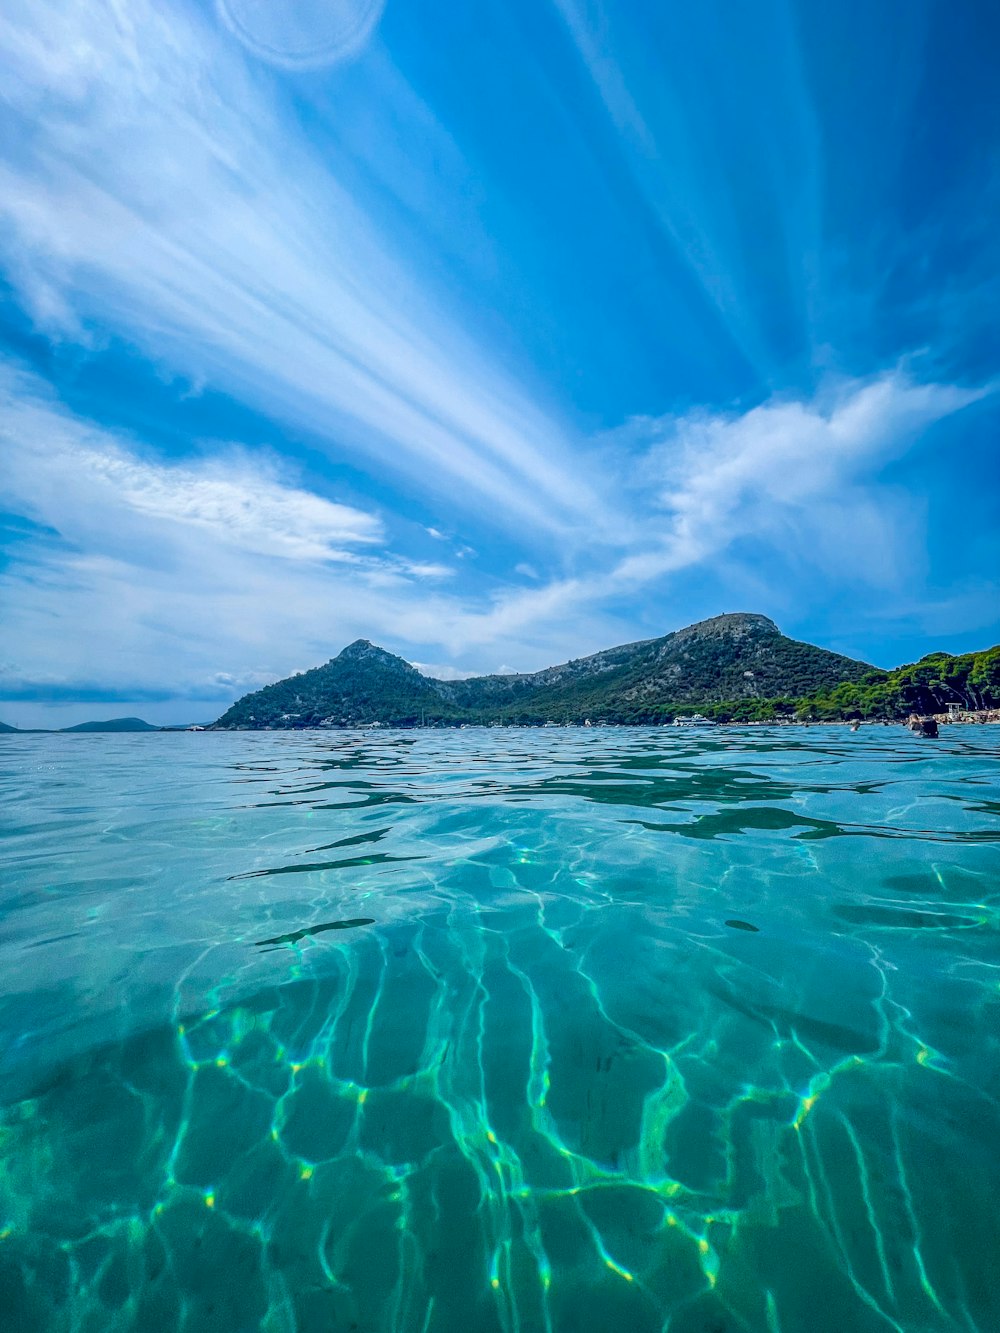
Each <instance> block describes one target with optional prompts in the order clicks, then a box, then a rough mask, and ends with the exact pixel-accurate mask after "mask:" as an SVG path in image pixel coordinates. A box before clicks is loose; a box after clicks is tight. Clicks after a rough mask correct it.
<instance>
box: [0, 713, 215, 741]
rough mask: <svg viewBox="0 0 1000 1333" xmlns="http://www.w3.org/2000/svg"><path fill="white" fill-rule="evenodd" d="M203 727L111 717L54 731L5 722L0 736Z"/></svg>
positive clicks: (66, 734) (0, 725) (91, 733)
mask: <svg viewBox="0 0 1000 1333" xmlns="http://www.w3.org/2000/svg"><path fill="white" fill-rule="evenodd" d="M204 730H205V728H204V727H197V726H196V727H191V726H165V727H157V726H154V725H153V723H152V722H144V721H143V720H142V718H141V717H111V718H107V719H106V720H105V721H103V722H79V723H77V725H76V726H75V727H58V728H55V729H52V728H49V727H11V726H8V725H7V723H6V722H0V736H10V735H14V736H31V735H56V736H73V735H76V736H90V735H106V734H108V733H125V732H139V731H204Z"/></svg>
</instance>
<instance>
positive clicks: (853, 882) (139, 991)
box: [0, 728, 1000, 1333]
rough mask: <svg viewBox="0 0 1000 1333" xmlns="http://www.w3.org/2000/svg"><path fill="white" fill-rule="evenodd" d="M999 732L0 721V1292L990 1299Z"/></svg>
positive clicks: (179, 1305)
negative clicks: (78, 728) (107, 727)
mask: <svg viewBox="0 0 1000 1333" xmlns="http://www.w3.org/2000/svg"><path fill="white" fill-rule="evenodd" d="M998 754H1000V737H998V736H997V732H996V729H995V728H982V729H972V728H964V729H961V730H960V729H958V728H956V729H954V730H953V731H947V732H946V733H945V735H944V736H943V737H942V738H941V740H939V741H937V742H929V741H922V740H919V739H917V738H915V737H912V736H910V735H909V734H908V733H906V732H904V731H903V730H902V729H899V728H886V729H883V728H876V729H864V730H862V731H861V732H859V733H857V734H851V733H849V732H847V731H846V730H844V729H841V728H815V729H808V730H795V731H790V730H784V731H782V730H765V729H753V730H749V731H744V732H726V733H723V732H708V733H693V734H692V733H689V732H682V731H676V730H675V731H672V730H663V731H653V730H650V731H645V730H642V731H626V730H610V731H597V730H595V731H592V732H591V731H587V732H583V731H562V730H555V731H553V730H551V729H547V730H545V731H537V732H529V731H514V732H511V731H506V732H504V731H463V732H447V733H435V732H424V733H420V732H416V733H365V734H361V733H356V734H355V733H339V734H338V733H333V734H302V733H300V734H256V735H254V734H244V735H237V734H225V735H223V734H218V735H216V734H205V735H198V734H194V735H188V734H181V735H173V736H171V735H152V736H136V737H130V736H126V737H102V736H79V737H77V736H74V737H44V736H39V737H12V738H0V812H2V813H0V821H2V831H3V843H2V853H3V860H2V870H0V1103H2V1106H0V1327H2V1328H3V1329H4V1330H5V1333H6V1331H7V1330H17V1331H18V1333H20V1330H45V1333H61V1331H62V1330H66V1331H67V1333H68V1331H69V1330H74V1331H75V1330H87V1331H88V1333H89V1331H90V1330H93V1331H94V1333H98V1331H99V1330H100V1331H102V1333H103V1330H121V1329H143V1330H146V1329H156V1330H160V1329H164V1330H173V1329H177V1330H184V1331H185V1333H195V1331H196V1330H197V1331H198V1333H200V1331H201V1330H206V1331H207V1330H212V1331H213V1333H228V1331H229V1330H234V1331H238V1333H245V1331H247V1330H254V1329H262V1330H266V1331H267V1333H286V1331H287V1333H292V1330H302V1331H303V1333H306V1331H309V1333H311V1331H312V1330H336V1331H337V1333H340V1331H341V1330H344V1331H347V1330H358V1331H359V1333H376V1330H378V1331H381V1330H385V1331H388V1330H394V1331H396V1333H403V1331H404V1330H405V1331H407V1333H409V1330H415V1331H423V1330H426V1331H427V1333H479V1330H483V1331H484V1333H487V1331H488V1333H494V1331H496V1333H508V1331H509V1333H513V1331H514V1330H520V1331H521V1333H535V1330H538V1331H539V1333H541V1331H543V1330H548V1331H552V1333H611V1331H612V1330H619V1329H620V1330H628V1331H629V1333H644V1331H645V1330H661V1329H669V1330H671V1333H695V1331H697V1333H730V1331H731V1330H732V1331H734V1333H735V1330H752V1331H753V1333H757V1331H758V1330H759V1331H760V1333H800V1331H801V1333H826V1330H829V1331H830V1333H845V1331H846V1330H852V1331H853V1333H865V1331H866V1330H872V1331H873V1333H874V1331H875V1330H878V1331H882V1330H892V1329H896V1330H905V1331H906V1333H924V1331H925V1330H926V1331H929V1330H954V1329H959V1330H978V1331H980V1333H994V1331H995V1330H997V1329H1000V1288H998V1284H997V1281H996V1274H997V1256H998V1254H1000V1220H998V1213H1000V1208H998V1204H997V1200H998V1198H1000V1149H998V1144H1000V1049H998V1048H1000V930H998V926H1000V873H998V872H1000V782H998V772H1000V767H998V762H997V761H998Z"/></svg>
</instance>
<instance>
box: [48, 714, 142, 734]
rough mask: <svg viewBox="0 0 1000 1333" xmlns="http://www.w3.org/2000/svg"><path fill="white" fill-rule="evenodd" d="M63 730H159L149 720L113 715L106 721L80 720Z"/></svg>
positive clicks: (62, 729)
mask: <svg viewBox="0 0 1000 1333" xmlns="http://www.w3.org/2000/svg"><path fill="white" fill-rule="evenodd" d="M60 730H61V731H63V732H79V731H159V730H160V728H159V727H154V726H153V725H152V724H151V723H149V722H143V720H142V718H141V717H113V718H110V719H109V720H108V721H107V722H80V723H78V724H77V725H76V726H75V727H62V728H60Z"/></svg>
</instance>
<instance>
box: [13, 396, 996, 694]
mask: <svg viewBox="0 0 1000 1333" xmlns="http://www.w3.org/2000/svg"><path fill="white" fill-rule="evenodd" d="M975 396H976V393H975V392H974V391H971V390H965V389H959V388H955V387H953V386H947V385H919V384H916V383H913V382H912V381H910V380H908V379H907V378H906V377H905V376H904V375H902V374H901V373H894V374H892V375H888V376H886V377H883V378H882V379H880V380H877V381H874V382H865V383H847V384H842V385H841V386H840V387H839V388H837V389H831V390H830V391H829V392H828V393H826V394H823V395H820V396H818V397H817V398H816V399H815V400H808V401H799V402H791V401H787V400H780V401H779V400H775V401H771V402H767V403H764V404H762V405H761V406H759V407H757V408H754V409H752V410H750V411H749V412H745V413H743V414H737V413H730V414H721V413H714V414H713V413H703V412H700V413H692V414H689V415H687V416H684V417H681V418H662V419H656V420H643V421H639V422H632V423H631V424H630V425H629V426H628V427H627V428H625V434H624V435H623V436H622V437H621V438H620V439H619V440H618V442H617V446H616V447H617V448H618V449H619V451H620V452H621V453H622V454H627V455H628V456H629V457H630V458H631V460H632V462H631V467H630V472H631V475H632V476H633V478H634V488H635V494H634V497H633V514H634V521H633V523H632V526H631V528H630V530H629V531H628V533H626V534H623V536H622V540H621V546H622V547H623V548H624V549H625V551H626V554H625V555H624V557H622V556H621V555H620V554H619V555H613V556H611V557H608V556H606V555H604V556H603V557H602V553H601V552H600V551H598V552H597V553H596V554H594V553H591V554H590V555H589V558H588V560H587V562H586V563H583V562H581V561H577V564H576V568H574V569H571V570H570V571H569V572H563V573H561V574H560V575H559V576H557V577H551V576H550V577H549V578H548V580H547V581H545V580H539V581H538V582H536V583H534V584H533V585H532V586H530V587H526V586H525V585H524V583H523V582H520V581H519V582H516V583H510V584H503V583H500V584H497V585H495V586H494V588H493V590H492V591H491V592H486V591H484V590H483V589H482V587H479V588H470V586H469V584H468V583H462V582H459V581H457V576H456V573H455V571H453V570H451V569H450V568H449V567H448V566H447V565H444V564H439V563H436V562H429V561H424V560H422V559H420V558H419V557H417V556H414V555H412V554H410V553H409V552H406V551H400V550H399V549H395V548H390V547H389V546H388V545H387V541H388V538H387V535H386V532H385V531H384V530H383V523H382V519H381V518H380V517H378V516H375V515H373V514H370V513H366V512H364V511H362V510H360V509H357V508H355V507H353V506H350V505H343V504H341V503H339V502H338V501H337V500H336V498H335V497H327V496H320V495H317V494H314V493H312V492H310V491H308V490H306V489H305V488H304V487H303V486H302V485H301V483H300V482H299V481H298V480H297V479H296V478H295V477H293V476H290V475H282V474H279V473H278V472H277V471H275V470H273V469H270V470H269V469H268V468H267V467H264V466H262V465H261V462H260V460H259V459H252V458H250V457H249V456H247V455H245V454H240V453H234V454H232V455H231V458H232V460H234V461H233V462H232V463H231V465H230V467H229V469H228V470H227V471H226V473H225V475H224V476H223V475H221V474H220V473H219V472H218V471H217V467H218V464H217V462H215V461H212V460H207V461H205V462H204V463H192V462H190V461H186V462H184V463H183V464H178V463H170V462H167V461H164V460H163V459H162V458H160V457H157V456H155V455H152V454H151V453H149V452H148V451H143V450H142V449H141V448H140V446H139V445H138V444H137V443H136V442H135V441H134V440H130V439H127V438H125V437H122V436H119V435H115V434H113V433H111V432H108V431H107V430H103V429H101V428H100V427H98V426H95V425H94V424H93V423H91V422H88V421H85V420H82V419H81V418H79V417H76V416H74V415H73V414H71V413H70V412H68V411H67V410H66V409H65V408H63V407H62V406H61V405H60V404H59V403H58V402H56V401H55V400H54V399H52V398H51V396H50V395H49V394H48V393H47V391H46V389H45V387H44V385H43V384H42V383H41V382H40V381H39V380H37V379H36V378H34V377H31V376H29V375H25V374H21V375H17V376H13V377H11V376H7V377H6V379H4V380H3V381H0V417H2V418H3V420H4V423H5V437H4V439H3V449H2V451H0V467H2V469H3V486H4V490H5V492H6V494H7V497H8V505H9V506H10V507H11V508H12V509H14V510H15V511H16V512H19V513H22V514H25V515H27V516H28V517H29V518H31V519H32V520H33V521H34V523H35V525H36V526H35V527H34V528H32V529H31V531H30V533H28V534H27V535H25V534H21V537H20V539H19V542H18V547H17V551H18V552H19V555H18V556H17V558H16V559H14V560H13V561H12V563H11V564H10V566H9V567H8V568H7V570H6V571H5V572H4V574H3V575H2V577H0V597H2V599H3V605H4V612H3V619H4V629H5V643H6V644H8V645H11V647H8V648H7V656H8V659H9V660H8V663H7V667H6V670H5V674H4V679H3V681H0V687H2V689H3V690H5V691H6V692H7V693H8V694H14V695H16V694H17V691H18V689H19V686H18V682H19V681H20V682H22V683H23V684H24V685H25V691H24V693H26V694H30V693H31V691H32V688H33V686H32V683H34V686H40V687H45V682H46V681H47V682H48V687H47V688H48V691H49V697H51V698H52V699H59V698H64V697H65V695H66V693H67V692H69V693H72V689H73V685H74V682H75V683H76V684H77V685H78V686H79V689H80V693H81V696H82V697H86V698H90V697H96V695H94V693H93V689H91V692H90V693H89V694H88V693H87V689H88V688H90V686H88V682H89V683H90V684H91V685H93V683H94V682H98V683H100V686H101V688H102V689H104V690H111V691H112V693H115V694H116V697H122V698H123V699H124V698H127V697H128V689H129V686H130V683H131V684H132V685H134V686H135V687H136V692H135V693H134V694H133V695H132V697H133V698H138V699H144V698H149V697H151V694H152V695H159V696H168V695H173V696H175V697H176V698H178V699H183V700H187V701H197V700H203V701H204V708H203V709H202V711H205V710H207V711H208V712H212V711H220V710H219V709H218V708H216V704H218V703H220V701H222V702H224V701H225V698H226V696H227V694H228V695H232V694H235V693H240V692H243V691H244V690H246V689H249V688H254V687H255V686H256V685H258V684H260V683H263V682H264V681H266V680H268V679H274V678H276V677H278V676H281V675H287V674H288V673H289V672H290V671H292V670H294V669H297V668H300V667H302V666H303V665H306V666H308V665H312V664H315V663H318V662H322V661H325V660H326V659H327V658H328V657H330V656H332V655H333V654H334V653H336V652H338V651H339V650H340V648H341V647H343V645H344V644H345V643H347V642H349V641H350V640H351V639H354V638H358V637H365V638H372V639H375V640H376V641H380V642H382V643H385V644H386V645H387V646H388V647H390V648H392V649H393V650H395V651H397V652H401V653H403V654H404V655H406V656H408V657H410V658H411V659H413V660H415V661H416V662H418V663H422V664H424V665H423V667H422V669H425V670H428V671H432V672H433V673H434V674H438V675H442V676H444V677H446V678H457V676H460V675H465V674H469V673H473V672H478V671H488V670H491V669H496V666H495V664H496V663H497V662H503V663H505V664H508V663H513V664H516V666H517V667H518V669H521V670H525V669H528V670H530V669H535V668H537V667H540V666H544V665H547V664H548V663H551V662H555V661H560V660H565V659H566V658H568V657H572V656H578V655H579V654H580V653H581V652H586V651H590V650H592V649H597V648H600V647H605V646H607V645H608V644H609V643H611V642H616V641H617V642H623V641H625V640H626V639H630V638H642V637H646V636H647V634H648V633H649V630H648V628H647V624H648V622H645V623H643V622H639V623H641V625H642V627H641V628H637V622H636V620H635V619H634V618H633V617H634V615H635V608H636V607H637V606H641V605H643V604H645V605H652V606H656V607H659V608H664V611H663V612H662V614H663V615H664V617H665V618H664V619H663V620H661V621H660V622H659V627H658V630H657V629H654V630H653V632H665V631H666V630H667V629H669V628H671V627H672V625H673V624H675V623H677V621H676V619H674V618H671V617H670V614H669V607H670V606H671V605H672V604H675V603H676V601H677V590H678V589H679V588H681V587H682V586H683V579H684V577H685V575H686V574H687V573H688V572H691V574H692V575H693V576H696V577H697V576H700V575H701V574H703V573H704V572H705V571H708V570H718V569H719V567H720V566H721V565H726V564H728V565H729V566H730V567H731V568H732V569H733V570H734V571H735V573H734V576H733V579H732V581H731V584H730V586H741V585H740V578H741V573H740V571H741V570H744V569H747V570H749V573H750V574H752V575H754V576H755V577H756V576H757V574H758V573H759V570H760V569H761V568H762V566H764V565H766V564H767V559H766V558H765V557H770V558H771V559H772V560H773V561H774V562H775V563H776V565H777V566H778V567H779V568H782V569H788V568H790V567H792V566H793V565H795V566H796V567H798V566H803V565H804V566H805V571H806V572H805V577H804V578H803V579H801V580H800V584H799V586H800V587H801V586H806V587H815V588H818V589H820V590H822V588H824V587H827V586H834V585H836V586H838V587H841V586H843V575H844V570H845V568H846V569H847V570H848V571H849V577H850V578H851V579H854V580H855V581H856V583H857V586H858V588H859V589H861V590H866V591H865V599H866V600H865V601H864V606H865V607H866V608H868V609H869V610H870V608H871V607H872V606H879V605H881V606H884V607H887V608H891V607H892V606H893V605H897V606H899V605H907V606H912V605H913V603H914V601H915V599H918V591H919V589H920V588H921V587H922V586H923V583H922V579H921V578H920V577H919V571H920V565H921V558H922V556H921V552H922V527H921V516H920V514H919V513H914V512H913V511H912V510H911V509H910V508H909V507H908V506H906V505H905V504H902V503H897V497H896V495H895V491H894V490H893V489H892V488H890V487H887V486H886V485H885V484H884V482H883V481H882V480H881V474H882V472H883V470H884V466H885V464H886V462H887V461H890V460H892V459H895V458H897V457H899V456H900V455H901V454H903V453H904V451H905V450H906V448H907V447H909V445H910V444H911V443H912V441H913V439H914V438H916V437H917V436H918V435H919V433H920V432H921V431H922V430H924V429H925V428H926V427H928V426H930V425H931V424H933V423H934V422H936V421H938V420H940V419H941V418H942V417H944V416H946V415H947V414H949V413H951V412H954V411H957V410H959V409H960V408H961V407H962V406H964V405H965V404H967V403H969V402H970V401H971V400H972V399H973V398H974V397H975ZM390 517H391V516H388V515H387V516H385V526H386V528H388V527H390V526H391V524H390ZM845 534H847V535H846V536H845ZM419 540H421V541H425V540H426V539H425V537H423V535H420V537H419ZM748 551H749V555H748ZM275 557H280V558H279V559H276V558H275ZM521 577H522V576H518V578H519V579H520V578H521ZM745 582H746V580H745V579H744V580H743V586H745ZM940 596H941V597H945V596H947V594H944V593H942V594H940ZM713 609H724V608H723V607H718V608H712V607H710V606H709V607H705V606H702V607H701V608H700V613H702V614H704V613H708V612H710V611H711V610H713ZM758 609H764V610H767V609H769V606H768V605H760V606H759V608H758ZM889 613H891V612H889ZM914 615H916V616H919V608H917V609H916V610H915V611H914ZM692 618H693V617H692ZM932 619H933V617H932ZM937 619H938V620H940V617H938V618H937ZM935 623H937V621H935ZM942 623H943V622H942ZM55 642H58V644H59V653H58V657H59V668H58V670H56V669H55V668H54V666H53V643H55ZM505 669H507V668H506V665H505ZM35 692H36V693H38V692H41V693H45V688H41V690H40V691H39V690H37V689H36V690H35ZM183 708H184V714H185V716H186V714H187V713H188V712H190V711H191V708H190V706H189V703H185V704H184V705H183ZM175 716H176V710H175ZM28 720H32V719H28ZM34 720H37V718H36V719H34ZM179 720H183V719H179Z"/></svg>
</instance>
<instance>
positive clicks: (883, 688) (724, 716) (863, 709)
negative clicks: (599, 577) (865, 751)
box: [702, 646, 1000, 722]
mask: <svg viewBox="0 0 1000 1333" xmlns="http://www.w3.org/2000/svg"><path fill="white" fill-rule="evenodd" d="M949 704H957V705H958V706H959V707H960V708H962V709H965V710H968V711H970V712H974V711H981V710H984V709H993V708H1000V646H997V647H994V648H987V649H985V650H984V651H982V652H978V653H962V654H961V655H960V656H957V657H955V656H952V655H951V654H950V653H928V654H927V656H926V657H922V658H921V659H920V661H919V662H914V663H911V664H910V665H908V666H901V667H896V668H895V670H893V671H869V672H867V673H866V674H865V675H863V676H862V677H861V678H860V680H853V681H841V682H840V683H838V684H837V685H835V686H834V687H833V688H832V689H830V688H826V689H821V690H816V691H814V692H812V693H811V694H808V695H806V696H803V697H800V698H788V697H779V698H773V699H760V700H747V699H744V700H736V701H731V702H727V703H719V704H715V705H711V706H709V707H706V708H704V709H703V710H702V711H703V712H704V713H705V715H706V717H713V718H715V719H716V720H717V721H720V722H729V721H733V722H739V721H743V722H755V721H769V720H773V719H780V718H792V717H798V718H803V719H806V720H812V721H837V720H839V719H843V720H854V719H858V720H862V721H863V720H865V719H881V718H888V719H894V718H896V719H898V718H905V717H909V716H910V714H911V713H920V714H930V713H944V712H946V711H947V709H948V705H949Z"/></svg>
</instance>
